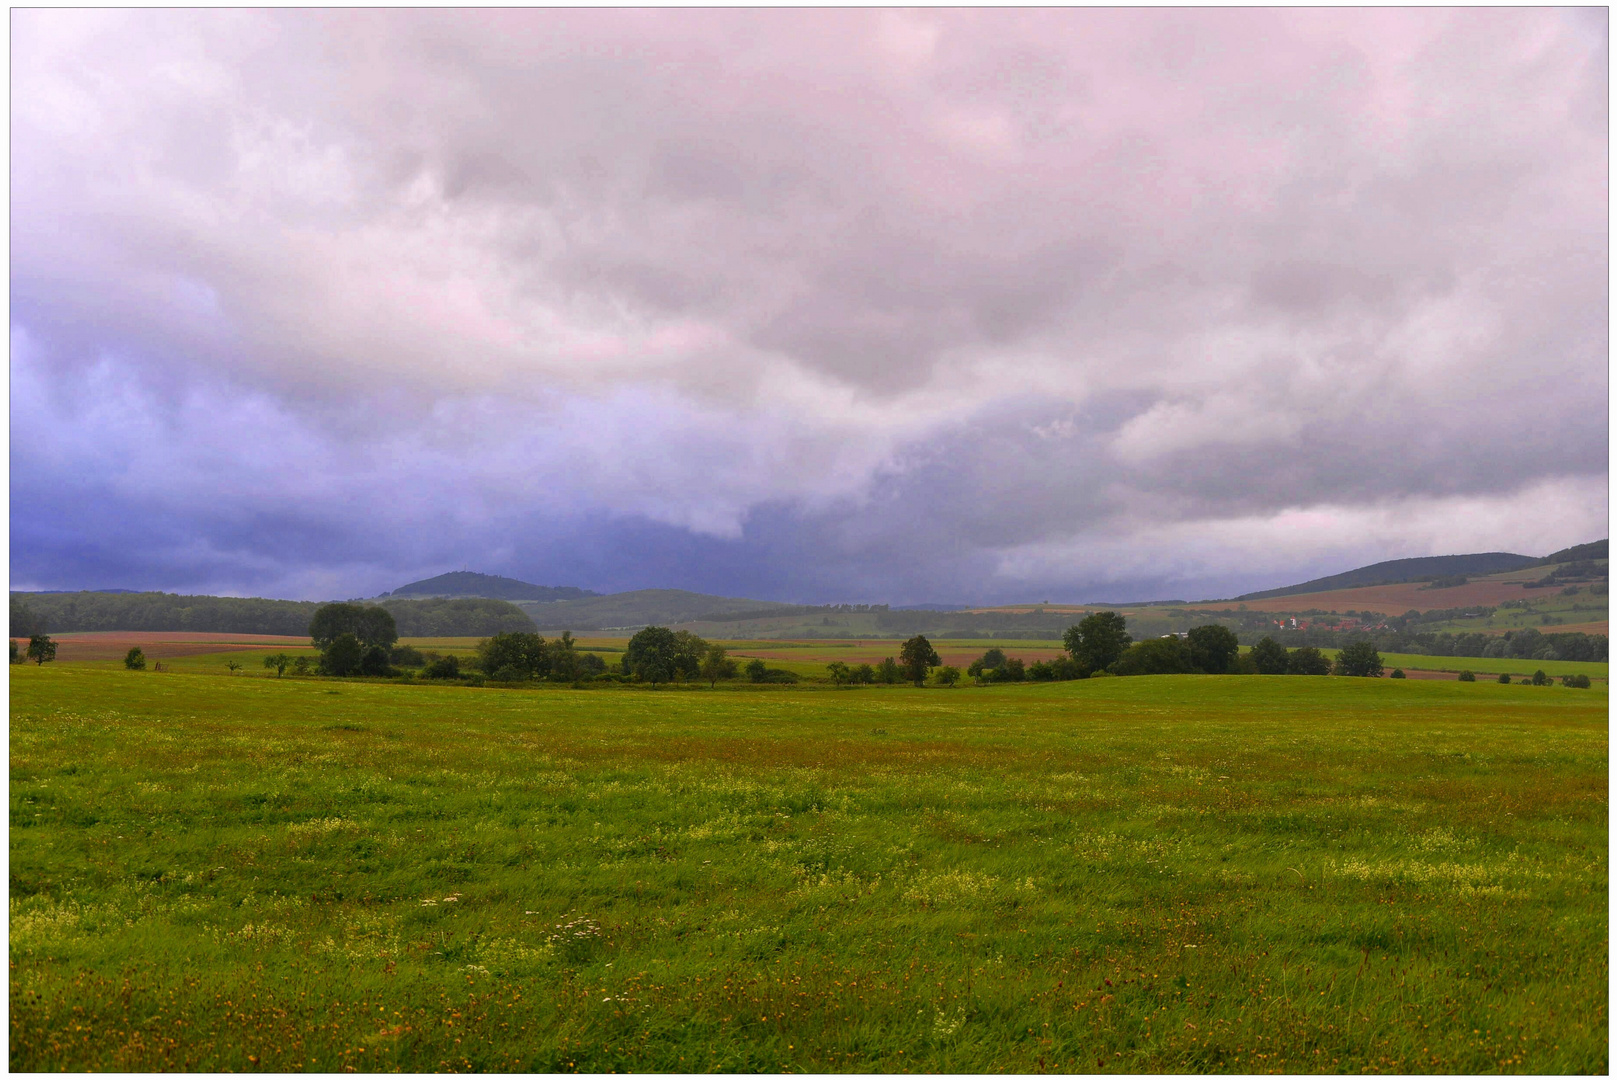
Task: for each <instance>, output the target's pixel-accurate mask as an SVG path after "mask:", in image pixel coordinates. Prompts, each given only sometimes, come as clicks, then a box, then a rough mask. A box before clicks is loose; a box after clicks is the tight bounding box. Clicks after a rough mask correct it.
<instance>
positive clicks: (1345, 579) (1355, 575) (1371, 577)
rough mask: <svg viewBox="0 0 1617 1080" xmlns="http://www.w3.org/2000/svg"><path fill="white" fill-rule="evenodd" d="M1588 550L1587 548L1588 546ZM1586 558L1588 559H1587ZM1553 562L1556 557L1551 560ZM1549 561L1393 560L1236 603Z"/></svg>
mask: <svg viewBox="0 0 1617 1080" xmlns="http://www.w3.org/2000/svg"><path fill="white" fill-rule="evenodd" d="M1585 546H1588V545H1585ZM1585 557H1587V556H1585ZM1552 558H1553V556H1552ZM1548 561H1549V560H1546V559H1539V558H1535V557H1534V556H1531V555H1512V554H1511V553H1510V552H1508V551H1487V552H1483V553H1481V554H1478V555H1429V556H1427V557H1425V558H1420V559H1393V560H1391V561H1389V562H1378V563H1373V564H1372V565H1370V566H1361V567H1359V568H1358V569H1357V570H1348V571H1346V572H1345V573H1341V574H1332V575H1331V576H1329V577H1322V578H1315V579H1314V580H1313V581H1305V582H1303V583H1302V584H1300V585H1287V586H1284V587H1283V588H1279V589H1265V590H1263V591H1262V592H1253V593H1246V594H1245V595H1242V596H1237V597H1236V598H1235V599H1236V600H1272V599H1274V598H1276V597H1281V596H1296V595H1298V594H1301V593H1322V592H1335V591H1338V590H1341V589H1359V588H1364V587H1365V586H1368V585H1398V584H1401V583H1403V582H1406V581H1431V580H1433V579H1434V578H1442V577H1465V576H1471V575H1477V576H1485V575H1488V574H1502V573H1506V572H1508V571H1511V570H1522V569H1525V568H1526V567H1529V566H1543V565H1545V564H1546V563H1547V562H1548Z"/></svg>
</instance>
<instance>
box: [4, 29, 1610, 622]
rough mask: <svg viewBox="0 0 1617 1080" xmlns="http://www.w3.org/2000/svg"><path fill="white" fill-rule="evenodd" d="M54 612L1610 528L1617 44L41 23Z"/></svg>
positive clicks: (1451, 542) (775, 586)
mask: <svg viewBox="0 0 1617 1080" xmlns="http://www.w3.org/2000/svg"><path fill="white" fill-rule="evenodd" d="M11 18H12V34H11V64H12V68H11V77H12V86H11V293H10V334H11V379H10V418H11V443H10V451H11V472H10V481H11V564H10V573H11V582H12V588H13V589H76V588H136V589H162V590H165V591H170V592H211V593H220V594H230V595H256V596H276V597H288V598H299V599H329V598H340V597H356V596H370V595H375V594H377V593H379V592H381V591H383V590H387V589H392V588H395V587H397V586H398V585H402V584H404V583H406V582H409V581H412V580H415V579H418V578H422V577H426V576H430V575H433V574H437V573H442V572H444V571H447V570H459V569H471V570H477V571H482V572H485V573H498V574H506V575H509V576H512V577H517V578H521V579H523V580H527V581H532V582H536V583H538V584H544V585H578V586H582V587H585V588H591V589H596V590H599V591H603V592H613V591H620V590H626V589H636V588H685V589H695V590H698V591H703V592H715V593H721V594H725V595H731V596H751V597H758V598H763V599H778V600H782V601H794V602H808V603H829V602H869V603H892V604H906V603H910V604H913V603H927V602H932V603H1007V602H1016V601H1040V600H1048V601H1053V602H1063V601H1072V602H1082V601H1106V600H1112V601H1126V600H1143V599H1153V598H1155V599H1170V598H1172V599H1200V598H1213V597H1227V596H1233V595H1236V594H1238V593H1240V592H1243V591H1249V590H1256V589H1261V588H1267V587H1273V586H1278V585H1283V584H1289V583H1292V582H1296V581H1301V580H1306V579H1308V578H1312V577H1316V576H1319V575H1321V574H1326V573H1333V572H1337V571H1341V570H1345V569H1348V568H1351V567H1354V566H1359V565H1363V564H1366V563H1370V562H1375V561H1379V560H1382V559H1390V558H1403V557H1411V556H1420V555H1438V554H1452V553H1459V552H1473V551H1501V550H1503V551H1515V552H1521V553H1525V554H1547V553H1549V552H1550V551H1552V550H1555V549H1557V548H1560V547H1565V546H1568V545H1571V544H1575V543H1581V542H1585V541H1588V540H1593V539H1598V538H1600V537H1604V536H1605V535H1606V534H1607V513H1608V505H1607V500H1608V490H1607V488H1608V473H1607V462H1608V438H1609V436H1608V421H1607V417H1608V378H1607V371H1608V367H1607V335H1608V328H1607V320H1608V308H1607V302H1608V291H1607V289H1608V286H1607V281H1608V246H1607V245H1608V240H1607V230H1608V218H1607V178H1608V169H1607V154H1608V139H1607V123H1608V118H1607V101H1608V91H1607V71H1608V54H1607V48H1608V45H1607V40H1608V26H1607V12H1606V10H1605V9H1602V8H1593V9H1591V8H1584V9H1576V10H1554V9H1531V10H1520V9H1500V8H1492V9H1470V10H1459V9H1441V10H1431V9H1429V10H1405V9H1372V10H1358V11H1333V10H1322V9H1305V10H1290V11H1287V10H1230V9H1225V10H1207V11H1203V10H1187V9H1164V8H1157V9H1136V10H1101V9H1067V10H1006V9H989V10H960V9H950V10H935V11H920V10H902V11H896V10H875V9H836V10H818V11H812V10H705V11H670V10H548V11H532V10H529V11H518V10H494V11H470V10H442V11H433V10H396V11H379V10H363V9H361V10H347V11H314V10H305V11H287V10H282V11H235V10H228V11H129V10H107V11H93V12H92V11H59V10H48V9H40V10H16V11H13V12H12V16H11Z"/></svg>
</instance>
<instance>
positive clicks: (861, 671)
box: [848, 664, 876, 686]
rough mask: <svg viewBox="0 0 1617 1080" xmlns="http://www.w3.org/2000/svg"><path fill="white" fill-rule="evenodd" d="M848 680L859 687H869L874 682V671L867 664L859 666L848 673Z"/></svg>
mask: <svg viewBox="0 0 1617 1080" xmlns="http://www.w3.org/2000/svg"><path fill="white" fill-rule="evenodd" d="M848 678H849V680H850V681H852V682H854V683H856V684H858V685H860V686H869V685H870V684H871V683H873V682H875V681H876V669H875V668H873V667H871V666H870V665H869V664H860V665H859V666H858V667H856V668H854V669H853V670H852V671H850V672H848Z"/></svg>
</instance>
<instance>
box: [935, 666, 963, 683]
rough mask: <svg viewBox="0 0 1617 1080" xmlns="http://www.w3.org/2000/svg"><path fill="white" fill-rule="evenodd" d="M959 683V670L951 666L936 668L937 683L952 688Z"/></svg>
mask: <svg viewBox="0 0 1617 1080" xmlns="http://www.w3.org/2000/svg"><path fill="white" fill-rule="evenodd" d="M959 681H960V669H959V668H957V667H954V666H953V665H951V664H945V665H943V666H942V667H940V668H938V683H939V684H940V685H942V686H948V687H953V686H954V684H955V683H957V682H959Z"/></svg>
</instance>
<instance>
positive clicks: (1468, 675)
mask: <svg viewBox="0 0 1617 1080" xmlns="http://www.w3.org/2000/svg"><path fill="white" fill-rule="evenodd" d="M1460 681H1461V682H1476V681H1477V676H1476V674H1475V673H1474V672H1471V671H1462V672H1460Z"/></svg>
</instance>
